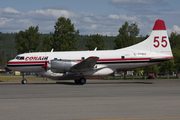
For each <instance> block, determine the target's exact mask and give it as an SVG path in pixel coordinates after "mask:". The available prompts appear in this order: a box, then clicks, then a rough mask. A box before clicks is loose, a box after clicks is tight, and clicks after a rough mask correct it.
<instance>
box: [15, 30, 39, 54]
mask: <svg viewBox="0 0 180 120" xmlns="http://www.w3.org/2000/svg"><path fill="white" fill-rule="evenodd" d="M38 31H39V27H38V26H36V27H33V26H31V27H29V29H28V30H25V31H20V32H19V33H18V34H17V35H16V37H15V41H16V45H15V47H16V49H17V50H18V53H25V52H29V51H36V49H37V47H38V46H39V44H40V34H39V32H38Z"/></svg>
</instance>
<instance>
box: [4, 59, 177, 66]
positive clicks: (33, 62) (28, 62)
mask: <svg viewBox="0 0 180 120" xmlns="http://www.w3.org/2000/svg"><path fill="white" fill-rule="evenodd" d="M150 59H152V58H124V59H119V58H118V59H116V58H115V59H99V60H98V61H97V62H117V61H121V62H123V61H143V60H150ZM159 59H173V57H163V58H159ZM75 61H82V60H75ZM45 62H47V63H49V61H48V60H47V61H18V62H11V61H10V62H8V63H7V64H8V65H12V64H14V65H18V64H19V65H20V64H45Z"/></svg>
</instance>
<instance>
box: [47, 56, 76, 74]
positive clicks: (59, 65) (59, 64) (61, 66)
mask: <svg viewBox="0 0 180 120" xmlns="http://www.w3.org/2000/svg"><path fill="white" fill-rule="evenodd" d="M75 64H77V62H75V61H71V60H61V59H60V60H58V59H57V60H51V61H50V63H49V64H48V69H51V71H52V72H54V73H63V72H67V71H69V70H70V68H71V67H72V66H73V65H75Z"/></svg>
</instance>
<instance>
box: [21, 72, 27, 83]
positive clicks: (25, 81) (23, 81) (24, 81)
mask: <svg viewBox="0 0 180 120" xmlns="http://www.w3.org/2000/svg"><path fill="white" fill-rule="evenodd" d="M22 78H23V80H22V81H21V83H22V84H27V80H26V79H25V78H24V73H22Z"/></svg>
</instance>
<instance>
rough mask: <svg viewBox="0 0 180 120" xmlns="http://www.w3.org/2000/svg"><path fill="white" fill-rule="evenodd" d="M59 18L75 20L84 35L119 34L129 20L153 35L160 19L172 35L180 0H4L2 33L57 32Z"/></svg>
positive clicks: (179, 27) (178, 28)
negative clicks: (35, 28)
mask: <svg viewBox="0 0 180 120" xmlns="http://www.w3.org/2000/svg"><path fill="white" fill-rule="evenodd" d="M59 17H65V18H69V19H71V22H72V23H74V26H75V30H77V29H79V31H80V35H90V34H91V35H93V34H97V33H98V34H100V35H108V36H117V35H118V30H119V28H120V27H121V26H122V25H123V24H124V23H125V22H126V21H127V22H128V23H129V24H131V23H136V24H137V25H138V28H139V29H140V32H139V35H143V36H145V35H149V34H150V33H151V31H152V28H153V26H154V23H155V21H156V20H157V19H162V20H164V21H165V24H166V29H167V31H168V34H169V35H170V33H171V32H177V33H179V34H180V0H0V32H2V33H7V32H8V33H11V32H13V33H14V32H19V31H20V30H22V31H25V30H26V29H28V28H29V27H30V26H37V25H38V26H39V32H40V33H50V32H54V25H55V23H56V22H57V20H58V18H59Z"/></svg>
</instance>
